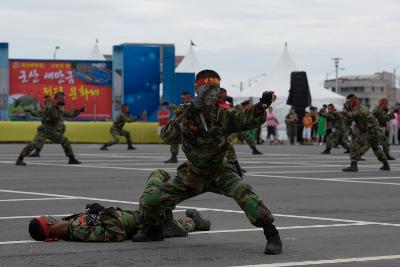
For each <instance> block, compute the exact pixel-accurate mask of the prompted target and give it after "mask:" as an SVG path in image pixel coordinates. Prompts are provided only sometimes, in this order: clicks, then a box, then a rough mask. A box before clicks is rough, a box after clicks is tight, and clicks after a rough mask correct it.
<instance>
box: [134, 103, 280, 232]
mask: <svg viewBox="0 0 400 267" xmlns="http://www.w3.org/2000/svg"><path fill="white" fill-rule="evenodd" d="M206 121H207V124H208V131H206V129H205V127H204V125H203V124H202V122H201V118H200V115H199V114H196V115H194V116H192V117H190V118H187V117H183V119H182V121H180V122H178V120H173V121H171V122H169V123H168V124H167V126H166V127H165V128H164V129H163V131H162V133H161V137H162V138H163V140H164V141H165V142H166V143H174V142H176V141H177V140H180V139H181V138H182V136H183V151H184V153H185V154H186V157H187V159H188V161H187V162H185V163H183V164H182V165H180V166H179V167H178V169H177V176H176V177H175V179H172V180H170V181H168V182H166V183H165V184H163V186H161V187H158V188H155V189H154V190H152V191H151V192H148V191H146V190H145V193H144V194H143V197H142V200H141V204H142V208H143V211H144V220H145V221H144V224H145V225H158V224H160V222H161V221H162V219H163V212H162V210H163V209H165V208H172V207H174V206H175V205H176V204H178V203H180V202H182V201H184V200H186V199H189V198H192V197H195V196H197V195H200V194H202V193H205V192H214V193H217V194H222V195H225V196H228V197H231V198H233V199H234V200H235V201H236V202H237V203H238V204H239V206H240V207H241V209H242V210H243V211H244V212H245V214H246V216H247V217H248V219H249V220H250V222H251V223H252V224H253V225H255V226H257V227H269V226H271V224H272V222H273V221H274V218H273V216H272V214H271V212H270V211H269V209H268V208H267V207H266V206H265V205H264V203H263V202H262V201H261V199H260V198H259V197H258V195H257V194H256V193H255V192H254V190H253V188H252V187H251V186H250V185H249V184H247V183H246V182H245V181H244V180H243V179H242V178H241V177H240V176H239V175H238V174H237V172H235V171H233V170H232V168H230V167H229V166H227V164H226V153H227V150H228V147H229V143H228V136H229V135H230V134H231V133H233V132H240V131H245V130H248V129H253V128H256V127H257V126H258V125H261V124H262V123H264V122H265V110H264V109H260V108H259V107H258V106H252V107H249V108H247V109H245V110H237V109H234V110H224V109H213V110H211V111H210V112H208V113H207V118H206Z"/></svg>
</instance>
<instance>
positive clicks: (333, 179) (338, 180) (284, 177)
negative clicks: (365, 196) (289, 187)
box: [245, 172, 400, 186]
mask: <svg viewBox="0 0 400 267" xmlns="http://www.w3.org/2000/svg"><path fill="white" fill-rule="evenodd" d="M245 175H246V176H259V177H266V178H278V179H297V180H314V181H325V182H341V183H360V184H379V185H398V186H399V185H400V183H386V182H370V181H361V180H354V181H353V180H344V179H342V180H341V179H338V178H311V177H295V176H283V175H267V174H256V173H251V172H249V173H246V174H245Z"/></svg>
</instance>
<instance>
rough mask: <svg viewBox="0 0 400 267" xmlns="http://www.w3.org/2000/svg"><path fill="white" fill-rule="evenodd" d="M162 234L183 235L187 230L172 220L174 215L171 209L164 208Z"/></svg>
mask: <svg viewBox="0 0 400 267" xmlns="http://www.w3.org/2000/svg"><path fill="white" fill-rule="evenodd" d="M163 228H164V236H165V237H166V238H169V237H185V236H187V235H188V232H187V231H186V230H184V229H182V228H181V227H179V225H178V224H176V222H175V221H174V216H173V215H172V210H165V221H164V223H163Z"/></svg>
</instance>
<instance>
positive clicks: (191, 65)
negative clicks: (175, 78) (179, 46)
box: [175, 45, 201, 73]
mask: <svg viewBox="0 0 400 267" xmlns="http://www.w3.org/2000/svg"><path fill="white" fill-rule="evenodd" d="M200 70H201V64H200V62H199V60H198V59H197V56H196V53H195V52H194V49H193V45H190V47H189V50H188V52H187V53H186V55H185V57H184V58H183V60H182V61H181V63H179V65H178V66H177V67H176V69H175V72H185V73H197V72H199V71H200Z"/></svg>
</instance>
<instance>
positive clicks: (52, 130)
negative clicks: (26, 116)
mask: <svg viewBox="0 0 400 267" xmlns="http://www.w3.org/2000/svg"><path fill="white" fill-rule="evenodd" d="M81 112H82V109H77V110H64V108H63V107H60V106H55V105H48V106H46V107H45V108H44V109H42V110H38V111H35V115H37V116H40V117H42V124H41V125H40V126H39V127H38V132H37V134H36V136H35V137H34V139H33V141H32V142H31V143H30V144H28V145H26V146H25V147H24V149H23V150H22V152H21V154H20V157H19V158H18V161H17V165H24V164H23V158H24V157H28V156H29V155H30V154H31V152H32V151H33V150H35V149H36V150H37V149H38V150H40V149H41V148H42V147H43V144H44V143H45V142H46V140H47V139H48V140H50V141H51V142H53V143H59V144H61V146H62V148H63V149H64V152H65V155H66V156H67V157H69V158H70V163H76V162H77V160H76V159H75V156H74V153H73V151H72V148H71V144H70V143H69V141H68V139H67V137H65V136H64V133H65V124H64V118H73V117H76V116H78V115H79V114H80V113H81Z"/></svg>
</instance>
